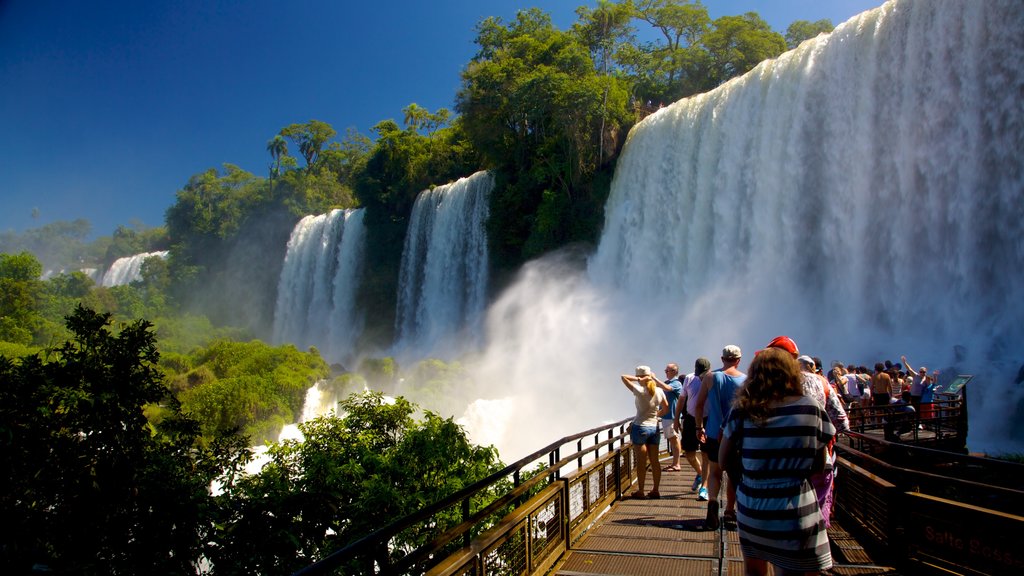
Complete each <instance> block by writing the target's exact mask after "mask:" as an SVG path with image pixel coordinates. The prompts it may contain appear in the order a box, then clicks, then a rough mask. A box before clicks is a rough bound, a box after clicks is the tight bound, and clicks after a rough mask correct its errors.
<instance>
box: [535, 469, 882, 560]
mask: <svg viewBox="0 0 1024 576" xmlns="http://www.w3.org/2000/svg"><path fill="white" fill-rule="evenodd" d="M684 466H685V467H684V469H683V471H682V472H662V474H661V487H660V490H659V491H660V492H661V498H660V499H657V500H648V499H632V498H626V499H624V500H619V501H616V502H615V503H613V504H612V505H611V507H610V508H609V509H608V510H607V512H605V513H604V514H603V515H602V516H600V518H599V519H598V520H597V521H596V522H595V523H594V525H593V526H592V527H591V528H590V529H589V530H587V532H586V533H585V534H584V535H583V537H582V538H581V539H580V540H579V541H578V542H576V543H574V544H573V546H572V548H571V549H569V550H568V551H567V552H566V553H565V556H564V557H563V559H562V561H561V563H560V564H558V565H556V567H555V570H554V571H553V572H552V573H553V574H559V575H562V576H590V575H611V574H618V575H621V574H645V575H658V574H665V575H669V574H671V575H673V576H676V575H690V574H692V575H701V576H704V575H714V576H718V575H719V574H727V575H735V576H741V575H742V574H743V555H742V554H741V553H740V542H739V536H738V535H737V532H736V529H735V527H732V528H727V527H726V526H725V525H724V524H723V525H722V526H721V527H720V528H719V529H717V530H705V529H704V516H705V513H706V511H707V502H702V501H699V500H697V493H696V492H691V491H690V486H691V485H692V483H693V478H694V473H693V470H692V469H690V468H689V466H686V465H685V464H684ZM646 486H647V487H648V488H650V486H652V480H651V478H650V473H648V477H647V481H646ZM829 541H830V542H831V544H832V561H833V562H834V567H833V569H832V570H831V573H832V574H844V575H855V574H899V572H898V571H897V570H896V569H895V568H893V567H892V566H889V565H887V564H886V562H885V561H884V560H880V559H879V558H876V557H875V556H873V555H872V554H871V553H870V552H868V550H867V549H865V547H864V545H862V544H861V543H860V542H858V540H857V539H855V538H854V537H853V536H851V535H850V534H849V533H848V532H847V531H846V530H844V529H843V527H842V522H841V521H839V520H838V519H837V520H836V521H833V523H832V528H830V529H829Z"/></svg>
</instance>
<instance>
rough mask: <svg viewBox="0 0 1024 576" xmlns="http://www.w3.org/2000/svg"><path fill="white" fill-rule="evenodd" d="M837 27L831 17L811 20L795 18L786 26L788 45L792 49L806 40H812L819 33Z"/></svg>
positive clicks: (824, 32) (825, 32) (827, 31)
mask: <svg viewBox="0 0 1024 576" xmlns="http://www.w3.org/2000/svg"><path fill="white" fill-rule="evenodd" d="M833 29H835V26H833V25H832V21H831V20H829V19H825V20H818V21H816V22H809V21H807V20H795V21H793V23H792V24H790V25H789V28H786V47H787V48H789V49H790V50H792V49H793V48H796V47H797V46H799V45H800V43H801V42H803V41H804V40H810V39H811V38H814V37H816V36H817V35H818V34H827V33H829V32H831V31H832V30H833Z"/></svg>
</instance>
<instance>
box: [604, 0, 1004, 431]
mask: <svg viewBox="0 0 1024 576" xmlns="http://www.w3.org/2000/svg"><path fill="white" fill-rule="evenodd" d="M1021 30H1024V5H1022V4H1021V3H1020V2H1016V1H998V0H996V1H991V2H959V1H955V0H942V1H939V0H936V1H930V2H914V1H907V0H902V1H893V2H889V3H887V4H885V5H884V6H882V7H881V8H879V9H876V10H872V11H869V12H865V13H864V14H862V15H860V16H858V17H856V18H854V19H852V20H850V21H848V22H846V23H845V24H843V25H841V26H839V27H838V28H837V29H836V30H835V31H834V32H833V33H832V34H831V35H829V36H824V37H820V38H819V39H817V40H814V41H810V42H806V43H804V44H803V45H801V46H800V47H799V48H797V49H796V50H794V51H791V52H788V53H786V54H784V55H783V56H782V57H780V58H778V59H777V60H773V61H768V62H765V63H763V64H761V65H759V66H758V67H757V68H755V69H754V70H753V71H751V72H750V73H748V74H747V75H745V76H743V77H742V78H739V79H736V80H733V81H731V82H729V83H727V84H725V85H723V86H721V87H719V88H718V89H716V90H714V91H712V92H710V93H708V94H704V95H701V96H697V97H694V98H690V99H687V100H683V101H680V102H678V103H676V104H674V105H672V106H670V107H668V108H666V109H664V110H661V111H660V112H659V113H656V114H654V115H653V116H651V117H649V118H648V119H646V120H645V121H644V122H643V123H642V124H641V125H639V126H637V128H636V129H635V130H634V132H633V133H632V134H631V136H630V139H629V142H628V144H627V146H626V149H625V150H624V152H623V154H622V157H621V158H620V160H619V164H618V167H617V170H616V173H615V181H614V183H613V185H612V190H611V194H610V197H609V200H608V204H607V206H606V222H605V230H604V235H603V236H602V238H601V243H600V246H599V249H598V251H597V253H596V254H595V255H594V257H593V259H592V261H591V263H590V272H591V275H592V277H593V278H594V279H595V281H597V282H601V283H606V284H609V285H612V286H615V287H616V288H617V289H621V290H622V291H624V292H625V293H626V294H629V295H631V296H633V297H635V298H645V299H650V301H652V302H658V303H659V305H660V306H663V307H665V309H666V310H678V311H679V312H680V314H682V315H683V317H684V318H686V319H687V320H689V321H690V322H693V323H694V324H693V325H699V326H715V329H714V330H712V332H714V333H717V334H720V335H721V337H720V338H719V340H718V341H716V345H717V346H718V347H719V348H720V347H721V345H724V344H727V343H729V342H731V341H733V340H735V341H742V342H744V343H746V344H748V345H749V346H751V347H754V348H756V347H757V346H763V345H764V344H766V343H767V342H768V340H769V339H770V338H771V337H772V336H775V335H776V334H783V333H788V334H790V335H792V336H793V337H794V338H796V339H797V342H798V343H800V344H801V348H805V349H806V350H807V351H808V352H810V353H812V354H818V355H820V356H822V357H823V358H833V359H839V360H843V359H846V358H847V357H849V358H851V359H857V358H860V359H861V360H862V362H863V363H864V364H868V361H869V360H871V361H874V360H881V359H893V360H894V361H898V360H899V355H900V354H901V353H906V354H907V355H908V356H909V357H910V358H911V361H913V362H921V363H924V362H927V363H928V364H927V365H928V366H934V367H943V366H949V365H950V364H951V363H952V362H953V361H954V357H953V352H952V351H953V347H954V346H956V345H964V346H966V347H967V349H968V350H969V351H970V352H972V353H973V357H972V361H969V362H965V363H964V364H963V365H961V366H958V367H957V369H960V370H967V369H969V370H972V371H977V370H988V369H990V368H991V367H992V366H993V364H995V365H998V367H1002V368H1004V369H1005V370H1003V371H1000V370H996V371H995V372H993V373H990V374H989V375H988V378H994V379H999V380H1002V381H999V382H995V381H987V382H985V383H984V384H982V386H984V387H985V388H983V390H985V392H984V393H981V390H982V389H978V391H977V392H976V394H975V395H974V396H973V397H971V403H972V409H974V408H977V407H986V409H983V410H981V411H979V412H978V414H983V413H989V412H990V410H988V408H993V409H994V408H996V406H995V405H994V404H996V403H998V404H1000V405H1001V406H1006V405H1007V403H1006V401H1007V400H1009V399H1011V398H1016V399H1018V400H1019V398H1020V394H1021V391H1020V390H1019V389H1009V388H1006V387H1005V386H1004V385H1006V384H1009V383H1010V382H1012V379H1006V378H1005V374H1008V373H1009V371H1012V373H1013V374H1016V371H1017V367H1018V366H1019V365H1020V362H1021V360H1022V352H1024V347H1022V340H1021V337H1022V335H1024V331H1022V327H1024V293H1022V284H1021V271H1020V266H1021V264H1022V263H1024V234H1022V232H1024V226H1022V223H1021V220H1022V216H1024V209H1022V208H1021V201H1022V200H1024V176H1022V175H1024V170H1022V167H1024V157H1022V156H1021V151H1022V150H1024V104H1022V97H1024V34H1021ZM653 271H657V272H656V274H655V273H654V272H653ZM716 324H717V326H716ZM723 324H725V325H727V326H728V328H726V327H725V326H723ZM713 357H715V356H713ZM1000 374H1002V375H1000ZM976 388H977V387H976ZM997 389H998V390H1000V394H999V397H998V399H997V398H991V397H990V395H991V394H992V392H993V391H995V390H997ZM1003 394H1006V396H1003ZM1011 407H1012V404H1011ZM972 414H973V413H972ZM991 414H994V413H991ZM972 420H973V419H972ZM985 420H987V418H986V419H984V420H983V419H982V418H981V417H980V416H979V418H978V421H977V422H974V421H972V432H973V431H974V430H975V429H979V428H980V430H981V431H982V433H983V434H984V432H987V431H993V432H994V430H991V426H992V425H993V422H988V421H985ZM975 424H978V428H973V426H974V425H975ZM1006 424H1007V421H1006V420H1005V419H1004V420H1002V421H998V422H995V423H994V425H995V426H1005V425H1006ZM1004 432H1005V430H1004Z"/></svg>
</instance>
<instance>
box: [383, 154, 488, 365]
mask: <svg viewBox="0 0 1024 576" xmlns="http://www.w3.org/2000/svg"><path fill="white" fill-rule="evenodd" d="M493 187H494V177H493V176H492V175H491V174H490V173H487V172H477V173H476V174H473V175H472V176H469V177H468V178H461V179H459V180H457V181H455V182H453V183H451V184H446V185H444V186H438V187H436V188H434V189H432V190H424V191H423V192H421V193H420V194H419V196H418V197H417V198H416V203H415V204H414V206H413V209H412V215H411V216H410V219H409V230H408V232H407V235H406V239H405V247H404V250H403V252H402V265H401V271H400V275H399V287H398V307H397V315H396V333H397V341H396V350H397V351H399V352H400V353H403V352H404V353H410V354H413V355H417V356H421V357H422V356H426V355H433V356H438V357H446V356H449V355H451V354H453V353H454V352H455V351H457V350H458V349H459V348H461V346H462V345H463V344H465V343H467V342H468V341H469V340H468V339H470V338H473V337H479V335H480V322H481V317H482V314H483V310H484V306H485V304H486V298H487V235H486V231H485V228H484V225H485V223H486V221H487V214H488V208H487V202H488V195H489V194H490V191H491V189H492V188H493Z"/></svg>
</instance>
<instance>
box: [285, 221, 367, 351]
mask: <svg viewBox="0 0 1024 576" xmlns="http://www.w3.org/2000/svg"><path fill="white" fill-rule="evenodd" d="M365 241H366V228H365V226H364V224H363V210H362V209H355V210H333V211H331V212H330V213H328V214H321V215H319V216H306V217H305V218H303V219H302V220H300V221H299V223H298V224H296V225H295V228H294V229H293V230H292V235H291V238H290V239H289V240H288V250H287V252H286V255H285V259H284V265H283V267H282V268H281V279H280V281H279V283H278V288H277V306H276V308H275V310H274V341H275V342H278V343H283V342H291V343H293V344H295V345H296V346H298V347H300V348H305V347H308V346H314V345H315V346H317V347H318V349H319V350H320V352H321V354H323V356H324V357H325V358H326V359H328V360H330V361H334V362H348V361H349V360H350V359H351V356H352V354H353V351H354V350H355V345H356V340H357V339H358V338H359V336H360V334H361V333H362V330H363V322H364V318H363V316H362V314H361V313H360V312H359V310H357V308H356V299H355V298H356V291H357V290H358V287H359V280H360V278H361V275H362V269H363V265H364V245H365Z"/></svg>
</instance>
